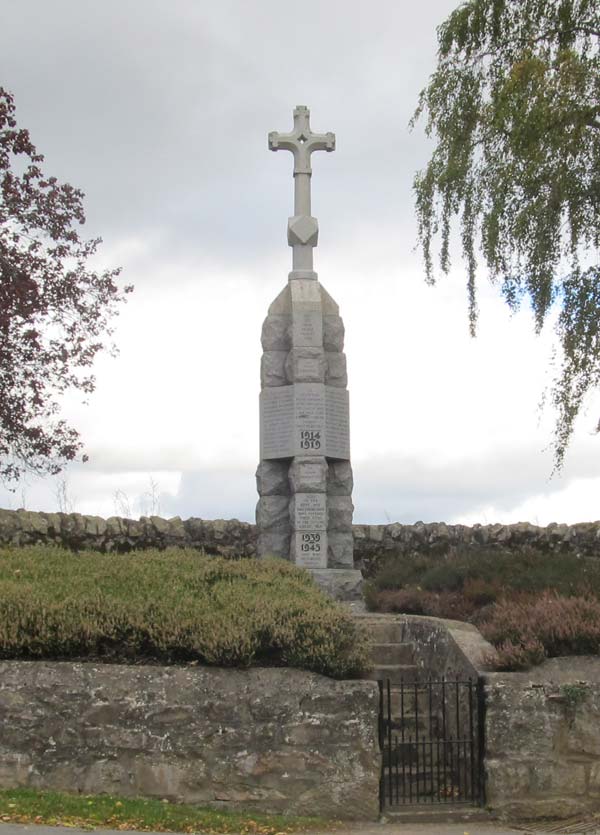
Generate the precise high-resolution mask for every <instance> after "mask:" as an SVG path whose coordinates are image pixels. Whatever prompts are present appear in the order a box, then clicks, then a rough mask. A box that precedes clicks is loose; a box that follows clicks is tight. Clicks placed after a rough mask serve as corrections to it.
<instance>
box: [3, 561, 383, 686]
mask: <svg viewBox="0 0 600 835" xmlns="http://www.w3.org/2000/svg"><path fill="white" fill-rule="evenodd" d="M0 658H28V659H41V658H53V659H60V658H63V659H64V658H81V659H84V660H85V659H95V660H98V659H99V660H103V661H111V662H117V663H122V662H144V661H146V662H147V661H155V662H156V661H158V662H161V663H167V664H168V663H190V662H197V663H202V664H213V665H221V666H249V665H251V664H265V663H266V664H278V665H284V666H294V667H300V668H303V669H307V670H314V671H315V672H319V673H323V674H325V675H331V676H335V677H344V676H353V675H359V674H360V673H361V672H362V671H363V670H364V668H365V666H366V658H367V655H366V644H365V638H364V636H363V634H362V632H361V631H360V629H359V627H358V626H357V625H356V623H355V622H354V621H353V619H352V618H351V616H350V615H349V613H347V611H346V610H344V609H343V608H342V607H341V606H339V605H337V604H335V603H333V602H332V601H331V600H330V599H329V598H327V597H325V595H323V594H322V593H321V592H320V591H319V590H318V589H317V587H316V586H315V585H314V583H313V582H312V580H311V579H310V577H309V575H308V574H307V573H306V572H305V571H302V570H300V569H298V568H296V567H295V566H293V565H291V564H290V563H287V562H284V561H283V560H274V559H273V560H261V561H259V560H249V559H245V560H225V559H219V558H212V557H206V556H203V555H201V554H199V553H198V552H196V551H191V550H179V549H167V550H165V551H156V550H148V551H138V552H132V553H130V554H119V555H117V554H100V553H97V552H82V553H79V554H74V553H72V552H70V551H64V550H62V549H53V548H48V547H41V546H40V547H31V548H4V549H0Z"/></svg>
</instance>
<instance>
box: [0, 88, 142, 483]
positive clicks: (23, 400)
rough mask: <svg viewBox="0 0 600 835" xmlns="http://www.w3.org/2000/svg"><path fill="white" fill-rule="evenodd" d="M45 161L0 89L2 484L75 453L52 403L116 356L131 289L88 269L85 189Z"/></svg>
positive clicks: (89, 387)
mask: <svg viewBox="0 0 600 835" xmlns="http://www.w3.org/2000/svg"><path fill="white" fill-rule="evenodd" d="M43 160H44V158H43V156H42V155H41V154H39V153H38V152H37V150H36V148H35V146H34V145H33V143H32V142H31V139H30V138H29V132H28V131H27V130H25V129H23V128H19V127H18V126H17V121H16V119H15V105H14V100H13V96H12V95H11V94H10V93H8V92H7V91H6V90H4V89H3V88H2V87H0V479H2V480H3V481H4V482H5V483H6V484H9V485H10V484H11V483H14V482H15V481H16V480H17V479H19V478H20V477H21V476H22V475H23V473H24V472H25V471H33V472H36V473H38V474H44V473H48V474H55V473H57V472H60V470H61V469H62V467H64V465H65V464H66V462H68V461H71V460H73V459H75V458H77V457H78V456H79V455H80V453H81V448H82V443H81V441H80V438H79V434H78V432H77V431H76V430H75V429H74V428H73V427H71V426H69V425H68V424H67V423H66V421H65V420H63V419H61V418H60V414H59V412H60V402H59V401H60V398H61V395H63V394H64V393H65V392H67V391H69V390H71V391H72V390H79V391H81V392H83V393H85V394H87V393H89V392H91V391H93V389H94V377H93V375H92V374H91V373H90V368H91V365H92V363H93V361H94V358H95V357H96V355H97V354H98V352H99V351H102V350H103V349H106V350H109V351H114V346H113V345H112V340H111V333H112V331H111V329H110V327H109V322H110V320H111V318H112V317H113V315H114V314H115V313H116V311H117V307H118V305H119V304H120V303H121V302H122V301H123V300H124V297H125V294H126V293H128V292H130V290H131V289H132V288H131V287H125V288H123V289H120V288H119V287H118V286H117V284H116V283H115V279H116V277H117V275H118V274H119V270H118V269H114V270H106V271H101V272H96V271H94V270H91V269H90V268H89V264H90V259H91V258H92V256H93V255H94V254H95V252H96V249H97V247H98V244H99V243H100V239H98V238H97V239H92V240H84V239H82V238H81V237H80V235H79V233H78V231H77V226H78V225H81V224H83V223H84V222H85V215H84V211H83V202H82V201H83V193H82V192H81V191H79V190H78V189H76V188H73V187H72V186H70V185H68V184H67V183H59V182H58V181H57V180H56V178H55V177H46V176H45V175H44V174H43V172H42V169H41V165H42V162H43ZM83 460H85V456H83Z"/></svg>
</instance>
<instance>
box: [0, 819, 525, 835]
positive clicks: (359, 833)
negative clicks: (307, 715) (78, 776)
mask: <svg viewBox="0 0 600 835" xmlns="http://www.w3.org/2000/svg"><path fill="white" fill-rule="evenodd" d="M97 831H98V832H101V833H102V835H123V833H122V832H116V831H114V830H111V829H102V830H97ZM67 833H68V835H89V832H88V831H84V830H82V829H73V828H71V827H68V828H67V827H62V826H37V825H36V826H29V825H27V824H19V823H2V824H0V835H67ZM517 833H518V830H516V829H512V828H511V827H509V826H505V825H504V824H501V823H498V824H492V823H487V822H486V823H479V822H477V821H470V822H469V823H442V824H439V823H402V824H389V823H388V824H373V823H371V824H352V826H351V827H349V828H348V829H346V828H344V827H342V828H340V829H336V830H335V835H517ZM144 835H154V833H144ZM156 835H164V833H156ZM311 835H317V833H312V834H311ZM319 835H325V833H319ZM520 835H524V833H523V831H522V830H521V831H520Z"/></svg>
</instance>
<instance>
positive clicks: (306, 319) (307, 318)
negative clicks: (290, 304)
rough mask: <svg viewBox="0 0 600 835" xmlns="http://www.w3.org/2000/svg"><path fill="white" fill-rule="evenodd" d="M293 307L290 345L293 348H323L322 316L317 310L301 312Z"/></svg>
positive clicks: (296, 307)
mask: <svg viewBox="0 0 600 835" xmlns="http://www.w3.org/2000/svg"><path fill="white" fill-rule="evenodd" d="M298 308H299V305H298V306H296V305H295V306H294V308H293V315H292V345H293V346H294V348H321V347H322V346H323V316H322V315H321V310H320V308H319V309H317V310H302V309H298Z"/></svg>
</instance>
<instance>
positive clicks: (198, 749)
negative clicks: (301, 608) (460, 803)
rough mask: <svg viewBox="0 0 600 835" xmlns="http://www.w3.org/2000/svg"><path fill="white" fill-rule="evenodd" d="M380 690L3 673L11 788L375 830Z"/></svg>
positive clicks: (299, 677) (171, 671) (288, 675)
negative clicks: (149, 800)
mask: <svg viewBox="0 0 600 835" xmlns="http://www.w3.org/2000/svg"><path fill="white" fill-rule="evenodd" d="M378 702H379V697H378V691H377V685H376V684H375V682H371V681H333V680H332V679H328V678H325V677H324V676H319V675H316V674H315V673H306V672H302V671H300V670H292V669H250V670H223V669H216V668H208V667H193V668H192V667H187V668H182V667H161V666H126V665H115V664H104V665H95V664H74V663H69V662H53V663H50V662H43V661H34V662H25V661H4V662H0V728H1V729H2V730H1V732H0V787H1V788H15V787H23V786H29V787H34V788H38V789H51V790H56V791H69V792H82V793H85V794H88V793H89V794H103V793H110V794H123V795H127V796H132V797H140V796H142V797H159V798H168V799H170V800H173V801H180V802H188V803H199V804H203V805H209V806H213V807H223V808H230V809H245V810H252V809H254V810H256V811H260V812H274V813H289V814H297V815H318V816H323V817H327V818H358V819H369V820H374V819H376V818H377V816H378V814H379V797H378V786H379V770H380V763H381V757H380V753H379V743H378V737H377V710H378Z"/></svg>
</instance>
